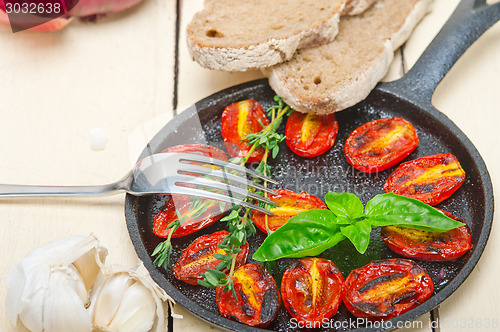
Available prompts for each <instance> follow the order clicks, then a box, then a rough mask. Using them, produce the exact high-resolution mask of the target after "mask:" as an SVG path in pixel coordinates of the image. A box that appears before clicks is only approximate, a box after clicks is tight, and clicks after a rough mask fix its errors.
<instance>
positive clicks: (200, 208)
mask: <svg viewBox="0 0 500 332" xmlns="http://www.w3.org/2000/svg"><path fill="white" fill-rule="evenodd" d="M171 199H173V198H171ZM188 202H192V204H191V206H190V207H189V212H188V213H187V214H185V215H183V216H181V215H180V213H179V211H178V210H177V209H176V210H175V213H176V214H177V219H176V220H174V221H173V222H171V223H170V224H169V225H168V226H167V229H170V230H171V231H170V233H169V234H168V237H167V239H166V240H165V241H162V242H160V243H159V244H158V245H157V246H156V248H155V250H154V251H153V254H152V255H151V256H153V257H154V256H156V258H155V260H154V261H153V264H154V265H155V266H158V267H163V268H164V269H167V267H168V265H169V263H170V255H171V254H172V249H173V247H172V234H174V232H175V231H176V230H177V229H178V228H179V227H180V226H181V225H182V224H183V223H184V222H186V221H187V220H188V219H194V218H197V217H199V216H201V215H202V214H203V213H204V212H205V211H207V209H208V207H209V206H210V205H212V204H214V203H219V202H216V201H213V200H210V199H203V198H199V197H194V196H193V197H190V198H189V200H188ZM174 203H175V202H174ZM174 205H175V204H174ZM219 207H220V210H221V213H223V212H224V211H225V205H220V204H219Z"/></svg>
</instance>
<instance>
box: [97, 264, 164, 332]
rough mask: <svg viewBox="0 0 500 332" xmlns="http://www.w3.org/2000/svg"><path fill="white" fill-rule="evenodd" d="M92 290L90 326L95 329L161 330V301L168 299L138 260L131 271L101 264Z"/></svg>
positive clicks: (129, 331)
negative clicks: (138, 263)
mask: <svg viewBox="0 0 500 332" xmlns="http://www.w3.org/2000/svg"><path fill="white" fill-rule="evenodd" d="M102 272H103V273H102V275H100V276H99V279H98V280H97V282H96V284H95V285H94V289H93V290H92V304H91V306H90V310H91V312H92V313H91V315H92V323H93V328H94V329H95V330H98V331H120V332H148V331H153V332H156V331H158V332H159V331H164V329H165V314H164V310H163V301H166V300H171V299H170V297H169V296H168V295H167V294H166V293H165V291H164V290H163V289H161V288H160V287H159V286H158V285H157V284H156V283H155V282H154V281H153V279H151V277H150V276H149V273H148V272H147V270H146V269H145V268H144V266H143V265H142V263H141V264H140V265H139V266H138V267H137V269H135V270H126V269H122V268H117V267H111V268H107V267H104V269H103V271H102Z"/></svg>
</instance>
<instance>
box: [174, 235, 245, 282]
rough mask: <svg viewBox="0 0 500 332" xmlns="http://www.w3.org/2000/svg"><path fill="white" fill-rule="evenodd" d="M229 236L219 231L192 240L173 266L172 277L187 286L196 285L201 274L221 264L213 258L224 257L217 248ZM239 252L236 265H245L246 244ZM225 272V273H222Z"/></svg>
mask: <svg viewBox="0 0 500 332" xmlns="http://www.w3.org/2000/svg"><path fill="white" fill-rule="evenodd" d="M228 234H229V232H227V231H219V232H215V233H213V234H206V235H202V236H200V237H199V238H197V239H196V240H194V241H193V242H192V243H191V244H190V245H189V246H188V247H187V248H186V249H184V250H183V251H182V253H181V256H180V257H179V259H178V260H177V262H176V263H175V265H174V268H173V271H174V277H175V278H177V279H179V280H182V281H184V282H187V283H188V284H192V285H197V284H198V280H201V279H203V277H202V276H201V274H202V273H205V272H206V271H207V269H216V268H217V265H219V263H220V262H221V260H220V259H217V258H215V257H214V255H215V254H219V255H225V254H226V252H225V251H224V249H221V248H219V247H218V246H219V244H221V243H222V240H224V238H225V237H226V236H227V235H228ZM240 249H241V251H240V252H239V253H238V254H237V256H236V265H235V267H236V268H237V267H239V266H240V265H243V264H245V262H246V260H247V257H248V250H249V246H248V242H246V243H245V245H243V246H241V247H240ZM223 272H227V271H223Z"/></svg>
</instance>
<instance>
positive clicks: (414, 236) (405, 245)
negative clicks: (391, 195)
mask: <svg viewBox="0 0 500 332" xmlns="http://www.w3.org/2000/svg"><path fill="white" fill-rule="evenodd" d="M439 211H441V212H443V213H444V214H445V215H446V216H447V217H449V218H452V219H455V220H457V221H461V220H460V219H458V218H457V217H455V216H454V215H452V214H451V213H449V212H446V211H442V210H439ZM381 236H382V239H383V240H384V242H385V244H386V245H387V246H388V247H389V249H391V250H392V251H394V252H395V253H398V254H400V255H401V256H404V257H408V258H414V259H419V260H423V261H451V260H453V259H456V258H458V257H460V256H462V255H464V254H465V253H466V252H467V251H469V250H470V248H471V231H470V228H469V227H468V226H467V225H466V226H462V227H458V228H454V229H452V230H449V231H447V232H441V233H440V232H428V231H421V230H418V229H412V228H406V227H400V226H385V227H382V231H381Z"/></svg>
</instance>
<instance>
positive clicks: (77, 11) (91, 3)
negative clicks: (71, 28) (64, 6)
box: [70, 0, 142, 17]
mask: <svg viewBox="0 0 500 332" xmlns="http://www.w3.org/2000/svg"><path fill="white" fill-rule="evenodd" d="M141 1H142V0H80V1H79V2H78V4H77V5H76V6H75V8H73V9H72V10H71V11H70V15H72V16H79V17H85V16H90V15H96V14H109V13H117V12H121V11H123V10H125V9H128V8H131V7H133V6H135V5H137V4H138V3H139V2H141Z"/></svg>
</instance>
